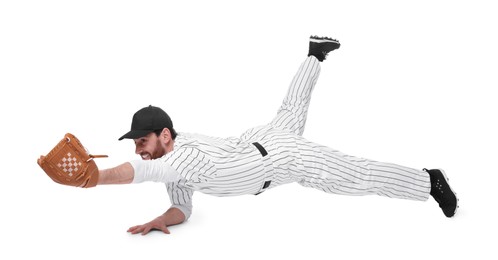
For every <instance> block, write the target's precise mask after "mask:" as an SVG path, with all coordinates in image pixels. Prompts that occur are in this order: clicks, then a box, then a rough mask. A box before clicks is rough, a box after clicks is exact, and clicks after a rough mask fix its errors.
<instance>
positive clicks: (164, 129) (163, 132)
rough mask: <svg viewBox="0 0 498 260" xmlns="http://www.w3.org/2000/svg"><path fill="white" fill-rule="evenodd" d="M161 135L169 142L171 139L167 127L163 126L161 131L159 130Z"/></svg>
mask: <svg viewBox="0 0 498 260" xmlns="http://www.w3.org/2000/svg"><path fill="white" fill-rule="evenodd" d="M161 136H162V137H163V138H164V140H165V141H166V142H169V141H171V140H172V138H171V132H170V131H169V129H168V128H163V131H162V132H161Z"/></svg>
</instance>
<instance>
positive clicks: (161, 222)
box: [127, 207, 185, 235]
mask: <svg viewBox="0 0 498 260" xmlns="http://www.w3.org/2000/svg"><path fill="white" fill-rule="evenodd" d="M183 221H185V215H184V214H183V212H182V211H181V210H179V209H177V208H174V207H172V208H169V209H168V211H166V212H165V213H164V214H162V215H161V216H159V217H157V218H155V219H153V220H152V221H150V222H148V223H145V224H143V225H137V226H133V227H131V228H129V229H128V231H127V232H130V233H132V234H133V235H135V234H138V233H141V234H142V235H147V234H148V233H149V232H150V231H151V230H160V231H162V232H164V233H165V234H169V230H168V226H172V225H176V224H180V223H182V222H183Z"/></svg>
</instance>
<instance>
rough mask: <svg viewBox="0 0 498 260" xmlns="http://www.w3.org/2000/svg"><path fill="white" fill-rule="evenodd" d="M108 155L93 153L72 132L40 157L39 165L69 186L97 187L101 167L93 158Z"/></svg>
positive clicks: (52, 176)
mask: <svg viewBox="0 0 498 260" xmlns="http://www.w3.org/2000/svg"><path fill="white" fill-rule="evenodd" d="M98 157H107V155H91V154H89V153H88V152H87V151H86V149H85V148H84V147H83V145H82V144H81V142H80V141H79V140H78V139H77V138H76V137H75V136H74V135H72V134H70V133H67V134H66V135H65V136H64V138H62V140H61V141H60V142H59V143H58V144H57V145H56V146H55V147H54V148H53V149H52V150H51V151H50V152H49V153H48V154H47V155H46V156H41V157H40V158H39V159H38V161H37V162H38V165H40V167H41V168H42V169H43V170H44V171H45V173H47V175H48V176H49V177H50V178H52V180H53V181H55V182H57V183H60V184H63V185H69V186H75V187H82V188H90V187H95V186H96V185H97V182H98V180H99V169H98V167H97V164H95V162H94V161H93V158H98Z"/></svg>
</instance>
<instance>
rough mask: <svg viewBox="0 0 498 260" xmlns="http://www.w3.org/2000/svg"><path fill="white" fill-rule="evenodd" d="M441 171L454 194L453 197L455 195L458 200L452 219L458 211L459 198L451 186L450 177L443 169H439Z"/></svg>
mask: <svg viewBox="0 0 498 260" xmlns="http://www.w3.org/2000/svg"><path fill="white" fill-rule="evenodd" d="M438 170H439V171H441V173H442V174H443V176H444V178H445V179H446V183H447V184H448V187H449V188H450V190H451V192H453V195H455V198H456V207H455V211H453V216H451V217H450V218H452V217H454V216H455V214H456V212H457V210H458V207H459V206H458V201H459V199H458V196H457V194H456V192H455V191H454V190H453V189H452V188H451V185H450V179H449V178H448V176H446V173H445V172H444V170H443V169H438Z"/></svg>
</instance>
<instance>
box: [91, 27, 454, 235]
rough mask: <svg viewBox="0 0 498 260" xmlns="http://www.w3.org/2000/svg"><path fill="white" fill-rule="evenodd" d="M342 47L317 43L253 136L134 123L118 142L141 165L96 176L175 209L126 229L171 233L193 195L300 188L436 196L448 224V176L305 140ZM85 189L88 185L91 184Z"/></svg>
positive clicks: (159, 113)
mask: <svg viewBox="0 0 498 260" xmlns="http://www.w3.org/2000/svg"><path fill="white" fill-rule="evenodd" d="M339 47H340V43H339V42H338V41H337V40H334V39H331V38H327V37H316V36H311V37H310V40H309V51H308V57H307V58H306V60H305V61H304V62H303V63H302V64H301V66H300V67H299V69H298V71H297V73H296V75H295V76H294V78H293V79H292V82H291V84H290V87H289V89H288V92H287V95H286V96H285V98H284V100H283V102H282V105H281V107H280V109H279V110H278V112H277V114H276V116H275V118H274V119H273V120H272V121H271V122H270V123H268V124H266V125H262V126H259V127H255V128H251V129H249V130H248V131H246V132H245V133H243V134H242V135H241V136H240V138H225V139H223V138H215V137H209V136H204V135H200V134H189V133H177V132H176V131H175V129H174V127H173V122H172V120H171V118H170V117H169V116H168V114H167V113H166V112H164V111H163V110H162V109H161V108H159V107H155V106H147V107H144V108H142V109H140V110H139V111H137V112H136V113H135V114H134V115H133V119H132V123H131V130H130V131H129V132H127V133H126V134H125V135H123V136H122V137H121V138H119V140H122V139H132V140H133V141H134V142H135V146H136V149H135V153H136V154H138V155H140V156H141V158H142V160H136V161H130V162H126V163H124V164H121V165H119V166H117V167H114V168H109V169H104V170H99V171H98V174H99V176H98V183H97V185H103V184H127V183H141V182H144V181H153V182H161V183H165V185H166V188H167V191H168V194H169V197H170V200H171V204H172V205H171V207H170V208H169V209H168V210H167V211H166V212H165V213H164V214H162V215H161V216H159V217H157V218H155V219H153V220H152V221H150V222H148V223H145V224H143V225H138V226H134V227H131V228H129V229H128V232H131V233H132V234H137V233H141V234H143V235H145V234H147V233H148V232H149V231H150V230H153V229H157V230H162V231H163V232H165V233H169V230H168V228H167V227H168V226H171V225H175V224H180V223H182V222H184V221H185V220H187V219H188V218H189V217H190V215H191V213H192V199H193V194H194V191H200V192H203V193H206V194H211V195H215V196H238V195H244V194H255V195H257V194H260V193H262V192H265V191H267V190H269V189H271V188H273V187H276V186H279V185H282V184H286V183H291V182H297V183H299V184H300V185H302V186H305V187H312V188H315V189H319V190H322V191H325V192H327V193H333V194H344V195H369V194H376V195H380V196H386V197H390V198H400V199H409V200H418V201H426V200H427V199H428V198H429V196H430V195H431V196H432V197H433V198H434V199H435V200H436V201H437V202H438V204H439V206H440V208H441V209H442V210H443V213H444V214H445V215H446V216H447V217H453V216H454V214H455V212H456V210H457V208H458V199H457V197H456V194H455V193H454V192H453V190H452V189H451V187H450V186H449V184H448V181H447V178H446V176H445V173H444V171H443V170H440V169H432V170H427V169H423V170H417V169H412V168H408V167H405V166H401V165H396V164H392V163H384V162H377V161H373V160H368V159H364V158H358V157H353V156H350V155H346V154H343V153H341V152H339V151H336V150H334V149H331V148H329V147H326V146H323V145H320V144H317V143H313V142H310V141H308V140H307V139H305V138H303V137H302V134H303V131H304V127H305V123H306V117H307V112H308V106H309V104H310V99H311V94H312V92H313V88H314V87H315V84H316V82H317V79H318V76H319V74H320V63H321V62H323V61H324V60H325V59H326V57H327V55H328V53H329V52H331V51H333V50H335V49H338V48H339ZM85 185H86V184H85Z"/></svg>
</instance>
